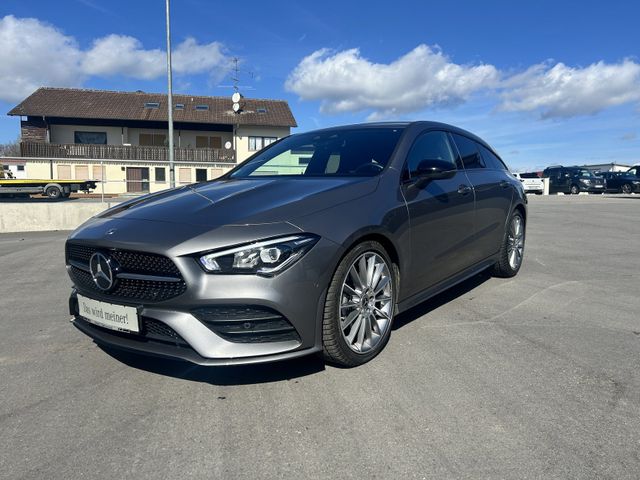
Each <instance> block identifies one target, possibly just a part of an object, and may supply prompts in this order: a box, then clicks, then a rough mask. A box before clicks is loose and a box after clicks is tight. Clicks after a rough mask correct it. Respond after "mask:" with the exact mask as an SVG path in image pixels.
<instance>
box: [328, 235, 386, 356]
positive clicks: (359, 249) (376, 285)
mask: <svg viewBox="0 0 640 480" xmlns="http://www.w3.org/2000/svg"><path fill="white" fill-rule="evenodd" d="M396 268H397V267H396V266H395V265H394V264H393V263H392V262H391V260H390V258H389V255H388V254H387V252H386V251H385V249H384V247H383V246H382V245H380V244H379V243H378V242H375V241H366V242H363V243H360V244H359V245H357V246H356V247H355V248H353V249H352V250H351V251H350V252H349V253H347V255H345V256H344V258H343V259H342V260H341V261H340V264H339V265H338V268H337V269H336V271H335V273H334V275H333V278H332V280H331V283H330V285H329V289H328V291H327V299H326V302H325V309H324V318H323V324H322V342H323V352H324V357H325V359H326V360H327V361H328V362H330V363H334V364H337V365H340V366H343V367H355V366H357V365H361V364H363V363H365V362H368V361H369V360H371V359H372V358H373V357H375V356H376V355H377V354H378V353H380V351H381V350H382V349H383V348H384V346H385V345H386V343H387V341H388V340H389V336H390V335H391V325H392V323H393V316H394V312H395V298H396V297H395V295H396V290H397V287H396V285H397V276H398V275H397V273H396V272H397V270H396Z"/></svg>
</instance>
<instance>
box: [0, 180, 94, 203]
mask: <svg viewBox="0 0 640 480" xmlns="http://www.w3.org/2000/svg"><path fill="white" fill-rule="evenodd" d="M98 182H99V180H50V179H49V180H43V179H16V178H8V179H5V178H0V197H26V196H28V195H44V196H46V197H49V198H51V199H53V200H57V199H59V198H68V197H69V196H70V195H71V194H72V193H75V192H84V193H90V192H91V190H94V189H95V188H96V184H97V183H98Z"/></svg>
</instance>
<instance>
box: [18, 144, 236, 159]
mask: <svg viewBox="0 0 640 480" xmlns="http://www.w3.org/2000/svg"><path fill="white" fill-rule="evenodd" d="M20 152H21V154H22V156H23V157H40V158H95V159H111V160H147V161H158V162H162V161H168V160H169V149H168V148H167V147H141V146H133V145H131V146H129V145H85V144H60V143H38V142H21V143H20ZM174 152H175V153H174V159H175V161H176V162H225V163H233V161H234V158H233V150H223V149H218V148H182V147H175V148H174Z"/></svg>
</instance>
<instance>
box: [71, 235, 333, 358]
mask: <svg viewBox="0 0 640 480" xmlns="http://www.w3.org/2000/svg"><path fill="white" fill-rule="evenodd" d="M341 253H342V252H341V247H339V246H338V245H336V244H335V243H333V242H331V241H329V240H326V239H321V240H320V241H319V242H318V243H317V244H316V245H315V246H314V247H313V248H312V249H311V250H310V251H309V252H308V253H307V254H306V255H305V256H304V257H303V258H302V259H301V260H299V261H298V262H296V263H295V264H294V265H292V266H291V267H290V268H288V269H287V270H285V271H284V272H281V273H280V274H278V275H276V276H275V277H261V276H257V275H216V274H207V273H205V272H204V271H203V270H202V268H201V267H200V266H199V265H198V264H197V262H196V261H195V260H194V259H193V258H187V257H175V258H171V259H172V260H173V261H174V263H175V264H176V265H177V266H178V268H179V270H180V271H181V273H182V275H183V277H184V279H185V282H186V284H187V288H186V291H185V292H184V293H183V294H181V295H179V296H177V297H175V298H173V299H170V300H167V301H162V302H158V303H144V302H136V301H129V300H128V301H123V300H122V299H112V298H109V297H108V296H105V295H100V294H96V293H95V292H89V291H86V290H79V289H78V288H77V287H74V289H73V290H72V292H71V296H70V299H69V311H70V313H71V315H72V321H73V323H74V325H75V326H76V327H77V328H78V329H79V330H80V331H82V332H83V333H85V334H87V335H89V336H90V337H92V338H93V339H94V340H95V341H96V342H97V343H100V344H106V345H111V346H114V347H118V348H123V349H127V350H133V351H136V352H139V353H143V354H151V355H160V356H165V357H174V358H179V359H182V360H187V361H189V362H193V363H196V364H200V365H231V364H246V363H261V362H268V361H275V360H283V359H287V358H294V357H299V356H303V355H307V354H310V353H313V352H317V351H320V350H321V325H322V314H323V310H324V299H325V294H326V288H327V286H328V284H329V281H330V277H331V275H332V273H333V270H334V268H335V265H334V263H336V262H337V259H339V258H340V255H341ZM334 259H335V260H334ZM78 293H80V294H82V295H83V296H85V297H88V298H91V299H94V300H97V301H103V302H110V303H113V304H119V305H124V306H131V307H136V309H137V311H138V321H139V323H140V332H139V333H133V332H123V331H117V330H110V329H108V328H104V327H102V326H98V325H95V324H93V323H91V322H90V321H88V319H86V318H84V317H82V316H81V314H80V313H79V309H78V299H77V295H78ZM245 309H246V310H251V311H253V312H255V311H264V312H268V313H271V314H273V316H274V318H276V320H277V321H278V322H281V323H282V322H286V323H287V324H288V325H290V326H292V327H293V329H294V332H293V333H295V334H292V335H288V336H286V338H285V339H282V338H281V337H278V335H273V334H272V333H273V332H272V331H270V330H268V329H266V330H265V329H264V328H263V327H262V326H261V325H265V323H260V322H258V321H256V322H254V319H255V313H253V314H252V315H253V317H250V318H246V319H243V318H241V315H240V316H239V314H238V312H240V313H242V312H243V311H244V310H245ZM203 312H205V313H206V312H214V313H215V317H209V316H207V315H208V314H205V313H203ZM225 312H231V313H232V315H231V316H230V317H229V318H225ZM211 318H214V320H211ZM150 322H152V323H150ZM266 323H267V324H269V325H271V327H273V322H269V321H267V322H266ZM220 325H224V326H225V327H224V328H223V329H221V328H222V327H220ZM229 325H231V327H229ZM151 326H153V328H150V327H151ZM244 327H246V330H243V328H244ZM229 328H232V330H233V331H232V332H229V331H228V329H229ZM225 329H226V330H225ZM239 330H240V332H238V331H239ZM158 332H159V333H160V334H158ZM230 333H231V334H235V333H240V335H235V336H234V335H231V334H230ZM245 333H246V334H247V335H245ZM254 334H255V335H254ZM238 338H240V340H239V339H238Z"/></svg>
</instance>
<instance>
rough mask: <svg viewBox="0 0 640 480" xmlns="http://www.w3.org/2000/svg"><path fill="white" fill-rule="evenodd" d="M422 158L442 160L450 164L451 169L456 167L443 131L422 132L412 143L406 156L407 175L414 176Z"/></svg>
mask: <svg viewBox="0 0 640 480" xmlns="http://www.w3.org/2000/svg"><path fill="white" fill-rule="evenodd" d="M423 160H442V161H445V162H449V163H450V164H451V170H455V169H456V157H455V155H454V153H453V149H452V148H451V145H450V144H449V139H448V137H447V134H446V133H445V132H427V133H423V134H422V135H420V136H419V137H418V139H417V140H416V141H415V142H414V143H413V146H412V147H411V151H410V152H409V155H408V156H407V170H408V171H409V177H411V178H413V177H415V175H416V171H417V169H418V165H419V164H420V162H421V161H423Z"/></svg>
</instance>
